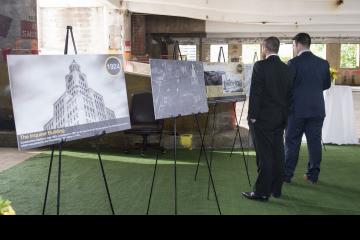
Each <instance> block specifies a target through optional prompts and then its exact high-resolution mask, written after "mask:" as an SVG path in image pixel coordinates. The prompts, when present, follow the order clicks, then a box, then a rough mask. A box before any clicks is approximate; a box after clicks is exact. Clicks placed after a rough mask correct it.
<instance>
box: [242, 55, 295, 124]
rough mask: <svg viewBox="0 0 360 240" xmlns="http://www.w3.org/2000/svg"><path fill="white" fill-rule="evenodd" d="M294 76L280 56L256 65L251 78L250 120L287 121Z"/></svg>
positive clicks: (271, 57)
mask: <svg viewBox="0 0 360 240" xmlns="http://www.w3.org/2000/svg"><path fill="white" fill-rule="evenodd" d="M292 82H293V75H292V72H291V71H290V68H289V67H288V66H287V65H286V64H285V63H283V62H282V61H281V60H280V58H279V57H278V56H275V55H272V56H269V57H268V58H267V59H265V60H261V61H258V62H256V63H255V65H254V68H253V74H252V77H251V87H250V100H249V112H248V119H256V120H257V121H260V122H268V123H271V122H273V123H274V124H275V123H279V122H281V121H286V118H287V115H288V111H289V106H290V97H291V89H292Z"/></svg>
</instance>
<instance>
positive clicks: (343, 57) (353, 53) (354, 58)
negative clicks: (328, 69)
mask: <svg viewBox="0 0 360 240" xmlns="http://www.w3.org/2000/svg"><path fill="white" fill-rule="evenodd" d="M359 52H360V50H359V44H351V43H349V44H341V50H340V68H357V67H359V58H360V57H359Z"/></svg>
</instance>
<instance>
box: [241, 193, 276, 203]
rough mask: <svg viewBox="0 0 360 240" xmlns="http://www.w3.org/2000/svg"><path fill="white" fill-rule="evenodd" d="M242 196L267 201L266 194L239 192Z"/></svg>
mask: <svg viewBox="0 0 360 240" xmlns="http://www.w3.org/2000/svg"><path fill="white" fill-rule="evenodd" d="M241 194H242V195H243V196H244V197H246V198H247V199H251V200H257V201H268V200H269V198H268V197H266V196H258V195H256V194H255V192H242V193H241Z"/></svg>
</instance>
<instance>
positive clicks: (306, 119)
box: [284, 33, 331, 183]
mask: <svg viewBox="0 0 360 240" xmlns="http://www.w3.org/2000/svg"><path fill="white" fill-rule="evenodd" d="M310 44H311V38H310V36H309V34H307V33H299V34H297V35H296V36H295V37H294V38H293V48H294V55H296V57H295V58H293V59H291V60H290V61H289V63H288V65H289V66H290V68H291V69H292V71H293V72H294V75H295V79H294V86H293V91H292V103H291V111H290V114H289V119H288V126H287V128H286V139H285V175H286V176H285V180H284V181H285V182H288V183H290V182H291V178H292V177H293V176H294V171H295V168H296V165H297V162H298V158H299V150H300V145H301V139H302V136H303V134H304V133H305V136H306V140H307V145H308V152H309V161H308V165H307V168H308V169H307V172H306V174H305V175H304V179H305V180H307V181H309V182H310V183H316V182H317V181H318V177H319V173H320V162H321V158H322V149H321V131H322V126H323V122H324V117H325V103H324V96H323V91H324V90H326V89H328V88H330V84H331V80H330V69H329V63H328V62H327V61H326V60H323V59H321V58H319V57H317V56H315V55H314V54H312V53H311V51H310V50H309V49H310Z"/></svg>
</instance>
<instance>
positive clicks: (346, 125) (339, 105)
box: [322, 85, 359, 144]
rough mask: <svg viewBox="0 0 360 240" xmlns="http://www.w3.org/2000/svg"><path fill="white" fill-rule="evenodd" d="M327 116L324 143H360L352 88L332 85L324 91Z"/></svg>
mask: <svg viewBox="0 0 360 240" xmlns="http://www.w3.org/2000/svg"><path fill="white" fill-rule="evenodd" d="M324 97H325V111H326V117H325V120H324V126H323V131H322V134H323V135H322V138H323V141H324V143H334V144H358V143H359V142H358V139H357V137H356V127H355V113H354V103H353V96H352V90H351V87H349V86H334V85H333V86H331V88H330V89H328V90H326V91H325V92H324Z"/></svg>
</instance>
